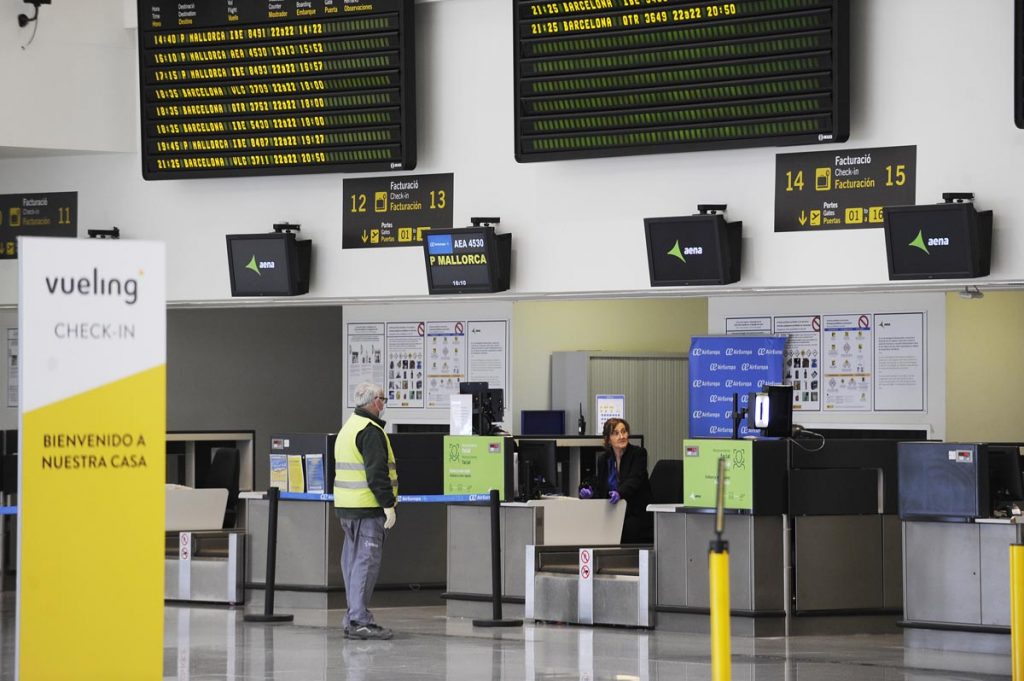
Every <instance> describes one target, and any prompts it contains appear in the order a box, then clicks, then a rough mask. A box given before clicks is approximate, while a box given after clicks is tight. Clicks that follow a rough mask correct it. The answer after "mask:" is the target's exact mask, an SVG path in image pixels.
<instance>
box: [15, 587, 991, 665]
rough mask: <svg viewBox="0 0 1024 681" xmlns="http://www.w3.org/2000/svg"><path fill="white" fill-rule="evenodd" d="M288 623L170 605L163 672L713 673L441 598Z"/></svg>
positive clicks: (844, 659)
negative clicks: (486, 615)
mask: <svg viewBox="0 0 1024 681" xmlns="http://www.w3.org/2000/svg"><path fill="white" fill-rule="evenodd" d="M276 610H277V612H292V613H293V614H294V615H295V621H294V622H293V623H290V624H274V625H269V624H253V623H248V622H244V621H243V619H242V615H243V614H244V613H243V611H242V610H241V609H229V608H218V607H182V606H173V605H169V606H167V608H166V609H165V631H164V678H165V679H177V680H179V681H269V680H275V681H341V680H352V681H364V680H365V681H376V680H380V681H403V680H405V679H410V680H411V679H452V680H460V681H461V680H465V681H481V680H491V679H494V680H501V681H509V680H513V679H514V680H516V681H519V680H520V679H523V680H525V681H533V680H535V679H544V680H549V681H555V680H561V679H580V680H581V681H582V680H590V679H609V680H613V681H644V680H648V679H649V680H651V681H668V680H671V681H703V680H705V679H710V678H711V668H710V654H709V651H710V645H709V641H708V638H707V637H706V636H698V635H684V634H678V633H671V632H664V631H651V632H648V631H637V630H631V629H617V628H597V629H592V628H587V627H576V626H560V625H548V624H536V625H534V624H527V625H525V626H523V627H519V628H512V629H485V628H477V627H474V626H473V624H472V622H471V621H470V620H466V619H458V618H447V617H445V609H444V606H443V605H442V604H440V602H438V604H437V605H422V606H406V607H378V608H375V610H374V612H375V614H376V616H377V620H378V621H379V622H380V623H382V624H385V625H387V626H389V627H391V628H392V629H394V631H395V638H394V639H393V640H391V641H348V640H345V639H344V638H343V637H342V635H341V629H340V625H339V622H340V620H341V615H342V613H341V612H340V611H323V610H316V611H313V610H291V611H289V610H287V609H283V608H277V609H276ZM13 630H14V599H13V594H11V593H10V592H7V593H4V594H2V595H0V681H11V680H13V679H14V670H13V658H14V654H13V653H14V631H13ZM732 652H733V655H732V678H733V679H737V680H749V681H776V680H779V681H897V680H905V681H910V680H913V681H946V680H949V679H958V680H977V681H986V680H989V679H1008V678H1010V662H1009V659H1008V658H1007V657H1005V656H997V655H977V654H975V655H971V654H964V653H941V652H938V651H920V650H909V649H904V647H903V640H902V637H901V636H900V635H898V634H895V635H891V634H890V635H863V636H849V635H848V636H801V637H789V638H767V639H766V638H759V639H756V640H755V639H746V638H734V639H733V641H732Z"/></svg>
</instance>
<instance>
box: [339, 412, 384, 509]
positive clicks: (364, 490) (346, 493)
mask: <svg viewBox="0 0 1024 681" xmlns="http://www.w3.org/2000/svg"><path fill="white" fill-rule="evenodd" d="M367 425H372V426H374V427H375V428H380V432H381V433H384V429H383V428H381V427H380V424H379V423H377V422H376V421H374V420H373V419H369V418H366V417H365V416H360V415H358V414H353V415H352V416H351V417H350V418H349V420H348V421H346V422H345V425H343V426H342V427H341V431H340V432H339V433H338V439H337V440H336V441H335V443H334V505H335V506H337V507H340V508H380V503H379V502H378V501H377V497H375V496H374V494H373V491H372V490H371V489H370V485H369V483H368V482H367V480H366V464H365V463H364V462H363V455H362V454H361V453H360V452H359V448H358V447H356V435H358V434H359V433H360V432H362V430H363V428H365V427H366V426H367ZM384 441H385V442H386V443H387V445H388V477H390V478H391V491H392V492H393V493H394V495H395V499H396V500H397V499H398V469H397V468H396V466H395V453H394V452H393V451H392V450H391V440H390V439H388V436H387V433H384Z"/></svg>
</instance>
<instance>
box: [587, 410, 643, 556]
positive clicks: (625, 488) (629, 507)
mask: <svg viewBox="0 0 1024 681" xmlns="http://www.w3.org/2000/svg"><path fill="white" fill-rule="evenodd" d="M604 446H605V449H604V451H603V452H602V453H601V454H599V455H598V457H597V476H596V480H594V496H595V497H596V498H598V499H605V498H607V499H608V500H609V501H610V502H611V503H613V504H614V503H618V501H619V500H620V499H625V500H626V517H625V520H623V523H622V540H621V541H622V543H623V544H650V543H653V542H654V516H653V515H652V514H651V513H649V512H648V511H647V505H648V504H649V503H651V481H650V480H649V479H648V477H647V450H646V449H644V448H643V447H637V446H636V445H631V444H630V443H629V423H627V422H626V420H625V419H617V418H611V419H608V420H607V421H605V423H604Z"/></svg>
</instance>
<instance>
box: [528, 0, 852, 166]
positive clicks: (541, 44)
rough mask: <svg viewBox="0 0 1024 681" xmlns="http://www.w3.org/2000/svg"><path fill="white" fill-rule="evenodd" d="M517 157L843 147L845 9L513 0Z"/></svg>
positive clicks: (763, 2)
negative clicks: (726, 149)
mask: <svg viewBox="0 0 1024 681" xmlns="http://www.w3.org/2000/svg"><path fill="white" fill-rule="evenodd" d="M514 1H515V50H516V53H515V88H516V92H515V101H516V113H515V123H516V160H518V161H520V162H528V161H553V160H560V159H574V158H596V157H604V156H624V155H631V154H652V153H669V152H678V151H694V150H701V149H724V148H735V147H755V146H771V145H791V144H818V143H832V142H845V141H846V139H847V138H848V137H849V127H850V126H849V108H850V106H849V6H848V0H728V1H724V2H723V1H718V0H712V1H705V2H694V1H693V0H540V1H538V0H514Z"/></svg>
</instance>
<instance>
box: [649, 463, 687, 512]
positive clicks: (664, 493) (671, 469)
mask: <svg viewBox="0 0 1024 681" xmlns="http://www.w3.org/2000/svg"><path fill="white" fill-rule="evenodd" d="M651 503H652V504H681V503H683V462H682V461H677V460H675V459H662V460H661V461H659V462H658V463H656V464H654V469H653V470H651Z"/></svg>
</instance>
